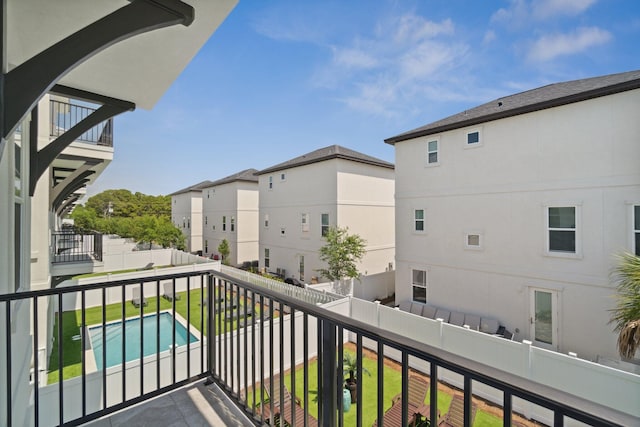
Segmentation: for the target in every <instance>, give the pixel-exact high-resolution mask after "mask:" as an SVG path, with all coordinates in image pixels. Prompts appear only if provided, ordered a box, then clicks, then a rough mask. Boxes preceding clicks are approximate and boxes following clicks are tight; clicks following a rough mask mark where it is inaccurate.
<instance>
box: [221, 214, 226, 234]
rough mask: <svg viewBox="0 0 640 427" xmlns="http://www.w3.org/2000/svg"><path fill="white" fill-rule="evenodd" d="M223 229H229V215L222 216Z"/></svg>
mask: <svg viewBox="0 0 640 427" xmlns="http://www.w3.org/2000/svg"><path fill="white" fill-rule="evenodd" d="M222 231H227V217H226V216H224V215H223V216H222Z"/></svg>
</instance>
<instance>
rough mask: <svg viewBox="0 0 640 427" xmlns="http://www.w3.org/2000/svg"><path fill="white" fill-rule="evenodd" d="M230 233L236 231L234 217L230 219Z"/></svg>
mask: <svg viewBox="0 0 640 427" xmlns="http://www.w3.org/2000/svg"><path fill="white" fill-rule="evenodd" d="M231 231H232V232H233V231H236V218H235V217H234V216H232V217H231Z"/></svg>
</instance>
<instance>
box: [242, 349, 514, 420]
mask: <svg viewBox="0 0 640 427" xmlns="http://www.w3.org/2000/svg"><path fill="white" fill-rule="evenodd" d="M308 366H309V377H308V381H309V402H308V405H309V406H308V407H309V413H310V414H312V415H313V416H315V417H316V418H317V414H318V403H317V399H316V395H317V389H318V363H317V361H313V362H310V363H309V365H308ZM362 366H363V367H364V368H366V369H367V370H369V372H370V373H371V376H367V375H364V378H363V379H362V394H363V396H362V399H361V400H360V402H361V404H362V405H363V407H362V425H363V426H370V425H372V424H373V423H374V422H375V421H376V419H377V414H378V407H377V405H378V366H377V360H376V359H373V358H371V357H367V356H365V357H363V365H362ZM295 373H296V375H295V378H296V387H295V390H296V393H295V394H296V396H298V397H299V398H300V400H301V405H302V406H305V402H304V395H303V392H302V391H303V390H304V368H303V366H298V367H297V368H296V371H295ZM383 375H384V396H383V399H382V401H383V404H384V410H385V411H386V410H387V409H389V408H390V407H391V400H392V399H393V397H395V396H396V395H398V394H400V393H401V390H402V375H401V372H400V371H399V370H398V369H397V368H393V367H390V366H387V365H385V366H384V369H383ZM284 382H285V385H286V386H287V388H288V389H289V391H291V390H292V388H291V373H290V372H289V373H287V374H286V375H285V380H284ZM429 394H430V393H427V397H426V399H425V403H427V404H428V403H429ZM265 397H266V396H265ZM451 399H452V395H451V394H450V393H447V392H445V391H442V390H440V389H439V390H438V409H439V410H440V413H441V414H442V415H444V414H446V413H447V410H448V409H449V404H450V403H451ZM259 400H260V394H259V393H258V394H257V395H256V401H258V402H259ZM265 400H266V399H265ZM248 401H249V404H250V405H251V404H253V395H252V394H251V393H249V394H248ZM266 401H268V400H266ZM356 412H357V408H356V405H355V404H352V405H351V409H350V410H349V412H346V413H344V425H345V426H352V425H356ZM434 425H435V423H434ZM473 425H474V427H500V426H502V419H500V418H499V417H497V416H495V415H493V414H491V413H489V412H486V411H483V410H481V409H479V410H478V411H477V413H476V417H475V421H474V423H473Z"/></svg>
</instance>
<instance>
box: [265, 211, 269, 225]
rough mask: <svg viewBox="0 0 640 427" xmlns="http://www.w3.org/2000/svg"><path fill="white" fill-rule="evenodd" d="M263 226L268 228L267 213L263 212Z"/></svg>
mask: <svg viewBox="0 0 640 427" xmlns="http://www.w3.org/2000/svg"><path fill="white" fill-rule="evenodd" d="M264 228H269V214H264Z"/></svg>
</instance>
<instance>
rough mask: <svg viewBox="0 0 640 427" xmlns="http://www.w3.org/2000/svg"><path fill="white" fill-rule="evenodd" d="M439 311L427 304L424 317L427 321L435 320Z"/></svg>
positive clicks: (423, 313) (424, 308)
mask: <svg viewBox="0 0 640 427" xmlns="http://www.w3.org/2000/svg"><path fill="white" fill-rule="evenodd" d="M437 311H438V308H437V307H434V306H432V305H428V304H427V305H425V306H424V307H422V317H426V318H427V319H435V318H436V312H437ZM478 320H479V319H478Z"/></svg>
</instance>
